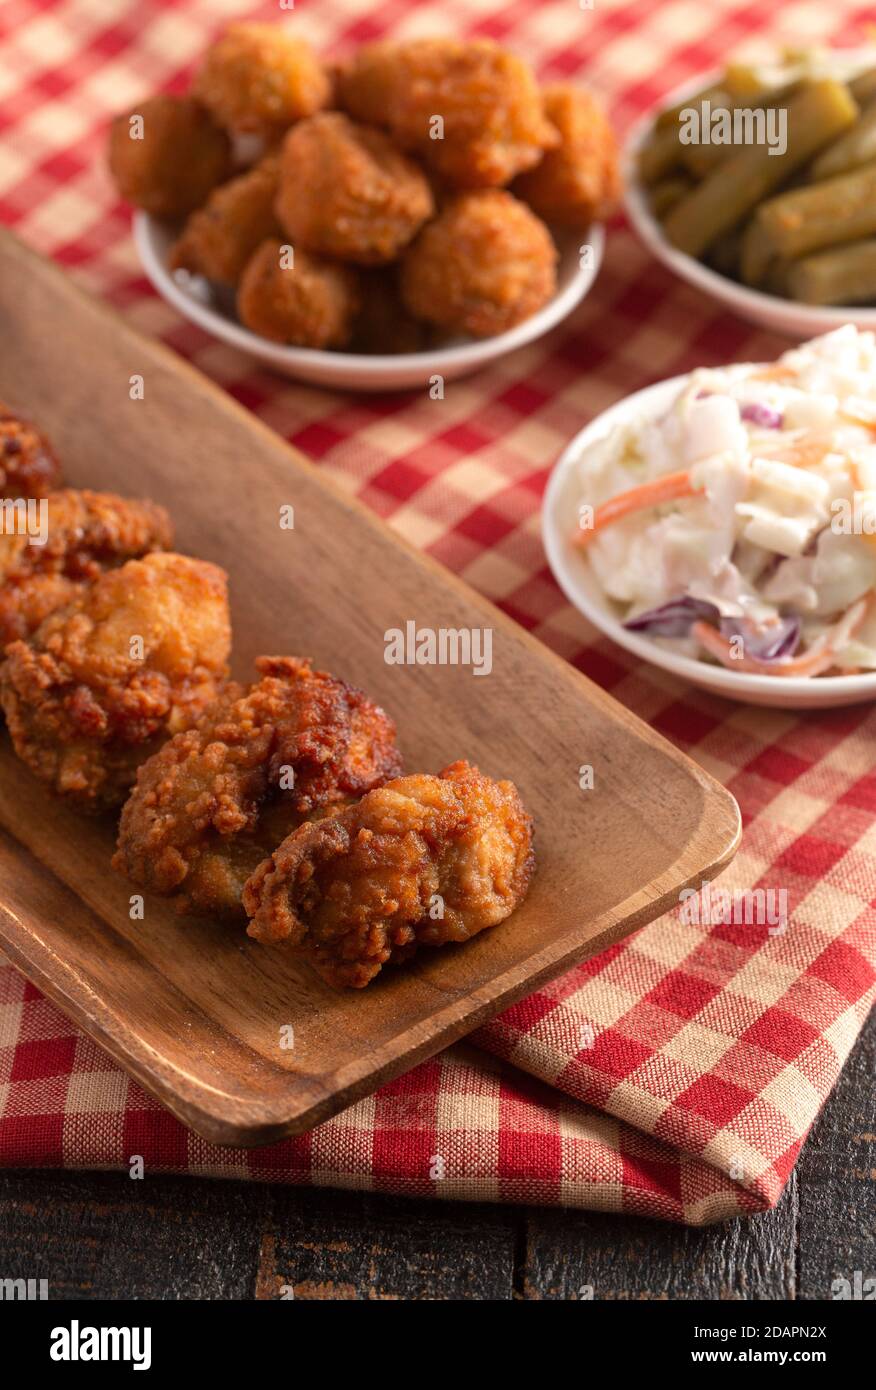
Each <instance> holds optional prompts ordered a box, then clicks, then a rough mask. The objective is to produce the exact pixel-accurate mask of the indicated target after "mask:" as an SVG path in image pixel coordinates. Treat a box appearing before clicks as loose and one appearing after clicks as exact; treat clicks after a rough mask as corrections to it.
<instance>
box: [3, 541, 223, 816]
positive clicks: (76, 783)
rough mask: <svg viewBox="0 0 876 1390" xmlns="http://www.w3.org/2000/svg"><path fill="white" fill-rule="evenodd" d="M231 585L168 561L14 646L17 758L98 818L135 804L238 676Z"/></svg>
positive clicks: (88, 598) (8, 684) (129, 567)
mask: <svg viewBox="0 0 876 1390" xmlns="http://www.w3.org/2000/svg"><path fill="white" fill-rule="evenodd" d="M230 647H231V625H230V620H229V616H228V597H227V591H226V576H225V573H224V571H223V570H221V569H219V568H218V567H217V566H216V565H211V564H207V563H206V562H205V561H202V560H192V559H189V558H188V556H185V555H175V554H167V553H159V554H153V555H147V556H146V557H145V559H142V560H129V561H128V563H127V564H125V565H122V566H121V567H120V568H119V569H113V570H108V571H107V572H106V573H105V574H102V575H100V576H99V577H98V578H97V579H96V580H95V581H94V583H93V584H91V585H89V586H88V587H87V588H85V589H84V590H83V591H82V593H80V594H79V595H77V597H76V598H75V600H74V601H73V602H72V603H71V604H69V605H68V606H67V607H65V608H60V609H58V610H57V612H55V613H52V614H51V615H50V616H49V617H48V618H46V620H45V622H43V623H42V624H41V625H40V626H39V627H38V628H37V630H36V632H35V633H34V634H33V636H32V637H31V638H30V640H29V641H26V642H24V641H18V642H13V643H11V644H10V646H9V647H7V649H6V659H5V661H4V662H3V664H2V666H0V703H2V706H3V710H4V713H5V715H6V721H7V724H8V726H9V732H10V734H11V736H12V741H13V744H14V746H15V751H16V753H17V754H18V756H19V757H20V758H21V759H22V761H23V762H25V763H26V764H27V766H28V767H29V768H30V770H31V771H32V772H33V773H34V774H35V775H36V776H37V777H39V778H40V779H41V780H42V781H44V782H48V783H49V784H50V785H51V786H52V787H53V788H54V789H55V791H57V792H60V793H62V794H63V795H65V796H68V797H70V798H71V799H72V800H74V801H75V802H76V803H77V804H79V805H80V806H81V807H83V808H84V809H86V810H102V809H104V808H106V807H110V806H114V805H117V804H119V803H120V802H121V801H123V800H124V798H125V795H126V793H127V790H128V788H129V787H130V785H131V783H132V782H133V780H134V776H135V773H136V769H137V765H138V764H139V763H140V762H142V761H143V759H144V758H146V757H148V756H149V755H150V754H151V753H154V752H155V751H156V750H157V749H158V748H159V747H160V745H161V744H162V743H163V742H164V740H165V739H166V738H168V737H170V735H172V734H175V733H177V732H179V731H180V730H182V729H186V728H188V727H190V725H191V724H192V723H194V721H195V720H196V719H197V718H198V716H199V715H200V714H201V712H202V711H203V709H204V707H205V706H206V705H207V704H208V703H209V702H210V701H211V700H212V699H213V698H214V697H215V695H216V693H217V689H218V687H219V685H220V683H221V681H222V680H223V679H224V677H225V676H226V675H227V661H228V653H229V650H230Z"/></svg>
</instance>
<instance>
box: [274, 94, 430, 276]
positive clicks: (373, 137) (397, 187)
mask: <svg viewBox="0 0 876 1390" xmlns="http://www.w3.org/2000/svg"><path fill="white" fill-rule="evenodd" d="M275 206H276V212H277V216H278V217H279V219H280V222H281V224H282V226H283V228H284V230H285V231H286V233H287V235H288V236H289V238H290V240H291V241H292V242H293V244H294V245H295V246H296V247H298V246H303V247H304V248H305V249H306V250H308V251H313V252H316V253H318V254H320V255H323V256H334V257H337V259H338V260H344V261H353V262H355V263H356V264H357V265H385V264H387V263H388V262H389V261H393V260H395V259H396V257H397V256H398V255H399V253H400V252H401V251H402V250H403V249H404V247H405V246H407V244H408V242H409V241H410V240H411V239H412V237H414V236H415V235H416V233H417V232H418V231H419V229H420V227H421V226H422V225H423V223H424V222H425V221H426V219H427V218H429V217H431V216H432V214H433V213H434V211H435V203H434V199H433V197H432V190H431V188H430V187H429V183H428V181H427V179H426V177H425V175H424V174H423V173H422V172H421V171H420V170H419V169H418V168H417V166H416V164H414V163H413V162H412V161H411V160H410V159H408V158H407V157H406V156H405V155H403V154H400V153H399V151H398V150H397V149H396V148H395V146H394V145H393V144H392V142H391V141H390V139H389V138H388V136H386V135H385V134H384V133H383V131H382V130H375V129H374V127H373V126H364V125H356V124H355V123H354V122H353V121H351V120H349V118H348V117H347V116H345V115H343V114H342V113H341V112H340V111H325V112H323V113H322V114H321V115H319V116H313V117H312V118H311V119H310V120H309V121H302V122H301V124H300V125H297V126H295V128H294V129H293V130H290V132H289V134H288V135H287V136H286V139H285V141H284V142H283V155H282V162H281V165H280V191H279V193H278V195H277V202H276V205H275Z"/></svg>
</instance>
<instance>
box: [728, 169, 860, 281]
mask: <svg viewBox="0 0 876 1390" xmlns="http://www.w3.org/2000/svg"><path fill="white" fill-rule="evenodd" d="M756 221H757V223H758V226H759V227H760V229H761V231H762V233H763V236H764V238H765V239H766V241H767V242H768V243H769V246H770V248H771V249H772V252H773V254H774V255H776V256H784V257H785V259H786V260H789V261H794V260H797V259H798V258H799V257H800V256H808V255H809V253H810V252H811V251H821V250H823V249H824V248H825V247H828V246H838V245H841V244H842V243H843V242H846V241H857V240H858V239H859V238H860V237H865V236H872V235H873V234H874V233H876V163H873V164H867V165H865V166H864V168H863V169H856V170H855V172H854V173H851V174H843V175H842V176H841V177H840V178H838V179H826V180H825V181H824V182H823V183H815V184H812V185H811V186H810V187H808V188H798V189H795V190H794V192H793V193H782V194H780V195H779V197H778V198H771V199H770V201H769V202H767V203H764V204H763V205H762V206H761V207H759V208H758V210H757V214H756Z"/></svg>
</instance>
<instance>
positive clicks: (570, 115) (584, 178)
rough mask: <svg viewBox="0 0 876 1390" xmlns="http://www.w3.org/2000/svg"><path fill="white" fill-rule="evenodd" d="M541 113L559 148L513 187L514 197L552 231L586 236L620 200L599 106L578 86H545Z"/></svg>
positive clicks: (614, 150) (611, 142) (611, 144)
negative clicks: (553, 130) (554, 132)
mask: <svg viewBox="0 0 876 1390" xmlns="http://www.w3.org/2000/svg"><path fill="white" fill-rule="evenodd" d="M544 102H545V111H546V113H547V116H548V119H549V120H550V122H551V124H552V125H553V126H554V127H555V128H556V129H557V131H558V132H559V135H560V140H561V144H560V145H559V147H558V148H557V149H555V150H549V151H548V152H547V153H546V154H545V156H544V159H543V160H542V161H541V163H540V164H539V165H537V166H536V168H534V169H531V170H530V171H529V172H528V173H526V174H522V175H521V176H520V178H518V179H517V180H516V182H515V184H514V192H515V193H516V194H517V196H518V198H522V199H523V200H524V202H527V203H529V205H530V207H531V208H532V209H533V211H534V212H537V213H538V215H539V217H543V218H544V219H545V221H546V222H550V223H551V224H552V225H554V226H557V227H568V228H569V229H571V230H572V231H576V232H586V231H587V229H588V227H589V226H590V225H591V223H592V222H597V221H601V220H603V219H604V218H606V217H608V216H609V215H610V214H611V212H613V210H614V207H615V204H616V203H617V200H618V198H619V196H620V170H619V163H618V159H619V156H618V147H617V140H616V138H615V134H614V131H613V130H612V128H611V125H610V124H609V121H608V117H607V116H606V114H605V111H604V109H603V107H602V104H601V102H600V101H599V100H598V99H597V98H596V97H595V96H594V95H593V94H592V92H588V91H585V90H584V89H583V88H580V87H567V86H565V85H562V84H558V85H556V86H552V87H547V88H546V89H545V93H544Z"/></svg>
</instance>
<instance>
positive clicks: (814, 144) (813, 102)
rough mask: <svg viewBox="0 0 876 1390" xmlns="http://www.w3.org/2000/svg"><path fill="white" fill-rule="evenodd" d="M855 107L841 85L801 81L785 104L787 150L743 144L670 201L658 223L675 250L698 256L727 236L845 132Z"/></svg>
mask: <svg viewBox="0 0 876 1390" xmlns="http://www.w3.org/2000/svg"><path fill="white" fill-rule="evenodd" d="M857 114H858V108H857V106H856V104H855V102H854V101H853V100H852V97H851V95H850V93H849V90H848V88H847V87H846V86H845V84H844V83H842V82H835V81H833V80H832V79H825V80H822V81H817V82H811V83H806V84H805V85H804V86H803V87H802V88H801V90H800V92H799V93H798V95H797V96H795V97H794V98H793V99H792V100H791V101H790V102H789V103H788V106H787V122H788V147H787V149H786V150H785V153H784V154H771V153H770V152H769V149H768V147H767V146H765V145H746V146H745V148H744V149H741V150H739V151H738V152H737V153H735V154H732V155H731V156H730V157H729V158H728V159H726V160H724V161H723V163H722V164H720V165H719V167H718V168H717V169H716V170H715V172H714V173H713V174H712V175H711V176H710V177H709V178H707V179H706V180H705V181H704V182H703V183H701V184H700V185H699V187H698V188H695V189H694V191H693V192H692V193H689V194H688V195H687V197H686V198H682V200H681V202H680V203H676V205H675V207H674V208H673V209H672V211H671V212H670V214H669V216H668V217H667V219H666V222H665V223H664V227H665V231H666V235H667V237H668V238H669V240H670V241H671V242H672V243H673V245H674V246H677V247H678V248H679V250H681V251H686V252H687V253H688V254H689V255H691V256H701V255H702V253H703V252H704V251H705V250H706V249H707V248H708V247H709V246H711V244H712V242H714V241H716V240H717V238H718V237H719V236H721V235H722V234H723V233H724V232H729V231H731V230H732V228H733V227H735V226H736V224H737V223H738V222H741V221H742V220H743V218H744V217H745V216H746V214H747V213H749V212H751V211H752V209H753V208H755V207H757V204H758V203H759V202H761V201H762V199H763V198H765V197H766V196H767V194H769V193H772V192H773V190H774V189H776V188H777V187H778V186H779V185H780V184H782V183H784V182H785V181H786V180H787V179H788V178H789V177H790V175H791V174H792V173H793V172H794V170H795V169H798V168H799V167H800V166H801V165H803V164H805V163H807V162H808V161H809V160H810V159H811V158H812V156H813V155H814V154H815V153H817V151H818V150H820V149H823V148H824V146H825V145H826V144H828V143H829V142H830V141H831V140H833V139H834V138H835V137H836V136H837V135H839V134H840V132H841V131H843V130H846V129H847V128H848V127H849V126H850V125H852V123H853V122H854V120H855V117H856V116H857Z"/></svg>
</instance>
